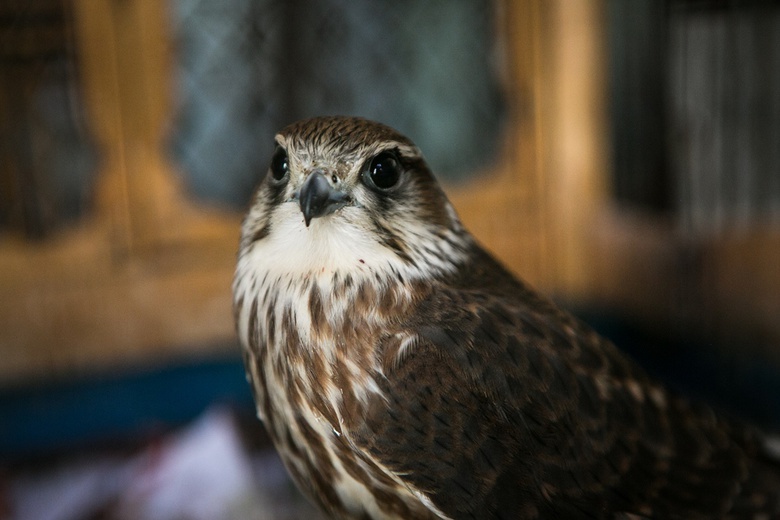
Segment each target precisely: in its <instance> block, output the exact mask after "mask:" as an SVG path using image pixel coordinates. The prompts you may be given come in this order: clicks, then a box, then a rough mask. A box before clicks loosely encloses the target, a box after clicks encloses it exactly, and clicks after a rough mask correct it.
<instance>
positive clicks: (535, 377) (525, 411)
mask: <svg viewBox="0 0 780 520" xmlns="http://www.w3.org/2000/svg"><path fill="white" fill-rule="evenodd" d="M472 260H473V261H472V262H470V263H469V264H468V265H466V266H464V268H463V269H461V270H460V271H459V272H458V273H457V274H455V275H454V276H452V277H451V278H449V279H446V280H443V281H442V282H441V283H439V284H437V285H436V286H435V287H433V288H432V290H430V291H429V292H428V293H427V296H426V297H425V298H423V299H421V301H420V302H419V304H418V306H417V308H416V310H415V312H413V313H411V314H410V315H409V317H408V318H407V319H405V320H404V321H403V322H402V323H400V324H399V325H398V326H397V327H396V329H395V330H393V331H390V332H389V333H388V334H387V336H386V337H385V339H384V341H383V343H382V345H381V348H380V349H379V353H380V355H381V356H382V358H383V362H382V366H383V372H384V377H383V378H382V379H381V382H380V387H381V389H382V393H383V397H382V398H381V399H377V400H376V401H375V402H374V403H372V405H371V406H370V407H369V409H368V414H367V417H366V420H365V422H364V424H363V425H362V426H361V427H360V428H358V429H357V430H356V441H357V443H358V444H359V445H360V446H361V447H362V448H363V449H365V450H367V451H368V452H369V453H370V454H371V455H372V456H373V457H375V458H377V459H378V460H381V461H382V463H383V464H385V465H386V466H387V467H389V468H394V471H396V472H397V473H398V474H401V475H404V476H405V477H404V478H405V479H407V481H408V482H409V483H410V485H413V486H414V487H415V488H417V489H419V490H421V491H422V492H424V493H426V494H428V496H430V498H431V500H432V501H433V503H434V504H436V506H437V507H439V508H440V509H441V510H442V511H444V512H446V513H448V514H451V515H453V516H454V517H462V516H469V515H476V516H477V517H480V516H487V517H496V518H499V517H501V516H500V515H501V514H507V515H508V516H507V517H508V518H534V517H537V516H539V517H546V516H549V515H552V516H558V517H570V518H577V517H580V516H587V515H586V512H594V511H595V512H599V511H600V512H602V513H604V514H606V512H607V511H613V512H614V511H630V512H633V513H636V514H643V513H644V514H648V515H650V516H653V515H659V514H660V515H662V516H663V514H664V512H667V513H668V512H670V511H672V509H673V508H677V509H678V510H686V511H691V513H692V514H693V513H694V512H697V511H703V512H705V513H707V512H709V513H708V514H711V513H713V512H717V513H720V512H723V511H724V510H725V508H726V507H728V506H727V505H724V504H726V502H727V501H728V500H731V499H732V498H733V497H734V495H735V493H736V489H737V487H738V483H739V482H741V481H742V480H743V479H744V477H745V473H746V464H747V463H748V461H747V459H746V456H745V454H744V453H743V452H742V449H743V448H741V447H735V442H734V439H735V437H740V436H741V435H743V433H742V431H741V430H739V429H738V428H737V429H734V428H731V426H730V425H729V424H728V423H726V422H724V421H722V420H721V419H719V418H718V417H716V416H715V415H713V414H711V413H710V412H709V410H707V409H701V410H699V409H696V408H695V407H692V406H690V405H689V404H688V403H687V402H686V401H685V400H682V399H679V398H677V397H676V396H674V395H671V394H670V393H668V392H667V391H666V390H665V389H664V388H663V387H662V386H661V385H660V384H658V383H656V382H655V381H654V380H652V379H651V378H649V377H648V376H646V375H645V374H644V372H643V371H642V370H641V369H640V368H639V367H637V366H636V365H635V364H634V363H632V362H631V361H630V360H629V359H628V358H626V357H625V356H624V355H623V354H621V353H620V352H619V351H618V350H617V349H616V348H615V347H614V346H613V345H612V344H610V343H609V342H608V341H606V340H604V339H602V338H601V337H600V336H599V335H598V334H596V333H595V332H593V331H592V330H591V329H590V328H588V327H587V326H586V325H584V324H583V323H581V322H580V321H578V320H577V319H576V318H574V317H572V316H571V315H569V314H567V313H565V312H563V311H561V310H559V309H558V308H557V307H556V306H555V305H554V304H553V303H551V302H550V301H549V300H547V299H546V298H544V297H543V296H540V295H538V294H537V293H536V292H534V291H533V290H532V289H530V288H529V287H528V286H527V285H525V284H524V283H522V282H521V281H519V280H517V279H516V278H514V277H513V276H512V275H511V274H510V273H509V272H508V271H506V270H505V269H504V268H503V267H502V266H501V265H500V264H499V263H498V262H496V261H495V260H493V259H492V258H491V257H490V256H489V255H488V254H487V253H484V252H483V251H481V250H477V251H476V252H475V253H474V254H473V257H472ZM740 442H742V444H743V445H745V444H749V443H750V442H752V441H750V442H748V440H746V439H742V438H741V439H740ZM680 489H685V490H686V493H689V492H691V493H693V494H694V495H695V496H696V502H695V503H688V504H686V503H685V500H686V496H687V495H686V496H682V495H680V496H677V495H676V493H677V494H679V492H680V491H679V490H680ZM686 507H687V509H685V508H686ZM589 514H590V513H588V515H589ZM595 517H597V518H598V517H601V514H600V513H596V515H595ZM691 518H696V515H695V514H694V515H693V516H691Z"/></svg>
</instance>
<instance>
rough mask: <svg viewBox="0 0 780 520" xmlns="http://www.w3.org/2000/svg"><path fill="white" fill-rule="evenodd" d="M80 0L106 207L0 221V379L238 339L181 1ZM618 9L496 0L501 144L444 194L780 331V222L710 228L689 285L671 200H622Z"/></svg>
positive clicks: (477, 226)
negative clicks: (613, 116)
mask: <svg viewBox="0 0 780 520" xmlns="http://www.w3.org/2000/svg"><path fill="white" fill-rule="evenodd" d="M68 5H69V6H71V8H72V15H73V21H74V35H75V42H76V49H77V52H78V58H79V60H78V62H79V70H80V76H81V81H82V88H83V93H84V96H85V102H86V107H87V114H88V121H89V127H90V130H91V132H92V134H93V135H94V136H95V139H96V140H97V142H98V146H99V149H100V151H101V162H100V168H99V174H98V186H97V188H96V191H95V210H94V212H93V213H92V214H91V216H90V217H89V218H88V219H86V220H84V221H83V222H82V223H81V224H80V225H79V226H76V227H72V228H70V229H67V230H65V231H63V232H60V233H58V234H57V235H56V236H54V237H53V238H51V239H49V240H45V241H41V242H27V241H24V240H21V239H19V238H15V237H13V236H5V237H2V236H0V358H2V361H0V385H5V384H10V383H15V382H23V381H28V380H31V379H44V378H49V377H55V376H71V375H74V374H78V373H80V372H84V371H94V370H106V369H109V368H112V367H114V368H115V367H119V366H123V365H127V364H132V365H138V364H150V363H151V364H154V363H162V362H166V361H173V360H181V359H191V358H192V357H197V356H209V355H225V354H228V355H235V354H236V353H237V345H236V341H235V337H234V331H233V324H232V317H231V295H230V284H231V280H232V273H233V266H234V259H235V251H236V247H237V243H238V233H239V225H240V219H241V215H239V214H238V213H233V212H229V211H224V210H219V209H217V208H213V207H207V206H204V205H203V204H202V203H198V202H195V201H194V200H192V199H190V198H189V197H188V196H187V193H186V190H185V189H184V188H183V186H182V184H181V182H180V181H179V177H178V175H177V172H176V169H175V166H174V165H173V164H171V163H170V162H169V161H168V160H167V158H166V156H165V154H164V153H163V146H162V143H163V139H164V138H165V135H166V129H167V128H168V125H169V123H170V118H171V115H172V111H173V106H174V103H173V99H172V81H173V79H172V63H173V61H172V60H173V59H174V58H175V56H174V49H173V48H172V43H171V35H170V34H169V31H170V25H169V23H168V15H169V13H168V11H167V4H166V3H165V2H159V1H157V0H123V1H115V0H73V2H72V3H70V4H68ZM604 9H605V4H604V3H603V2H602V1H592V0H577V1H564V0H555V1H544V0H507V1H505V2H501V3H500V10H499V11H500V12H499V14H500V16H499V17H498V19H497V20H496V31H497V34H498V35H499V36H498V37H499V38H500V39H501V41H502V42H503V46H502V49H503V55H502V57H501V58H502V59H503V60H504V62H505V63H506V67H505V78H504V79H505V86H506V95H507V99H508V101H509V110H510V114H509V116H510V117H509V118H508V124H507V128H506V133H505V136H504V143H503V146H502V150H503V151H502V154H501V157H500V158H499V160H498V161H497V164H496V166H495V167H493V168H491V169H490V171H485V172H481V174H480V175H475V176H474V177H473V178H472V180H469V181H466V182H464V183H461V184H458V185H452V186H447V187H446V189H447V191H448V193H449V194H450V196H451V198H452V199H453V201H454V203H455V205H456V207H457V208H458V211H459V212H460V214H461V217H462V219H463V220H464V222H465V223H466V225H467V227H469V228H470V229H471V230H472V232H473V233H474V234H475V235H476V236H477V237H478V239H479V240H480V241H482V242H483V243H484V244H485V245H486V246H487V247H488V248H489V249H491V250H492V251H493V252H495V253H496V254H497V256H498V257H499V258H500V259H501V260H502V261H504V262H505V263H506V264H507V265H508V266H509V267H510V268H512V269H513V270H514V271H516V272H517V273H519V274H520V275H521V276H522V277H523V278H525V279H526V280H528V281H529V282H530V283H532V284H533V285H535V286H536V287H537V288H539V289H541V290H542V291H544V292H547V293H548V294H552V295H555V296H557V297H559V298H560V299H562V300H565V301H570V302H574V303H579V304H593V303H597V304H600V305H612V306H619V307H620V308H621V309H622V310H623V311H625V312H627V313H629V314H632V315H634V316H640V317H645V318H647V319H653V320H656V321H660V322H664V320H666V322H668V321H669V320H670V319H673V318H674V317H675V316H677V315H678V314H679V313H680V312H684V310H685V309H682V310H681V308H680V304H679V302H681V301H682V302H686V301H688V303H689V304H691V302H693V305H697V303H696V302H699V303H701V302H702V301H704V302H707V304H708V305H711V306H714V307H716V309H715V314H713V315H716V316H722V317H725V318H727V319H726V322H728V321H729V320H733V321H735V322H736V323H739V322H743V323H750V324H751V325H752V326H754V327H755V328H758V329H761V330H763V331H765V332H766V333H767V334H768V336H769V337H776V338H780V325H778V321H777V320H776V317H777V316H780V303H778V302H780V299H779V298H778V297H777V291H778V289H779V288H780V269H777V266H776V261H775V259H776V258H777V256H778V253H780V241H778V239H777V237H778V235H777V233H774V232H773V231H771V230H769V231H766V232H756V233H753V234H750V235H745V234H740V235H738V236H735V237H733V239H730V238H728V237H726V238H724V239H721V240H719V241H717V242H715V243H712V244H709V245H705V246H703V249H702V250H700V251H699V252H698V253H697V255H699V256H696V258H698V259H699V260H701V261H700V263H699V264H696V265H695V266H694V268H696V269H698V270H699V271H697V273H696V276H697V277H698V279H699V280H701V281H702V283H701V290H702V291H704V292H703V293H701V294H697V295H694V297H693V298H692V299H688V300H686V298H685V295H680V294H679V286H678V282H679V281H680V276H681V273H682V274H683V275H684V274H685V270H686V269H687V267H686V265H687V264H686V263H685V260H686V259H687V258H689V257H690V255H689V252H690V251H689V249H686V248H688V246H689V245H688V244H685V243H684V242H681V241H680V240H679V239H678V237H677V235H676V233H675V228H674V225H673V224H672V223H670V222H669V220H668V219H663V218H659V217H653V216H648V215H642V214H638V213H630V212H626V211H624V210H621V209H618V208H617V206H616V205H615V204H614V203H613V201H612V200H611V198H610V176H609V160H608V157H609V143H608V140H607V136H608V131H607V124H608V122H607V106H606V101H607V99H606V92H607V85H606V81H607V80H606V76H607V75H606V68H607V63H606V49H605V30H606V29H605V26H604V24H605V21H604V20H605V15H604ZM702 254H703V256H702ZM702 258H703V260H702ZM697 261H698V260H697ZM772 335H775V336H772Z"/></svg>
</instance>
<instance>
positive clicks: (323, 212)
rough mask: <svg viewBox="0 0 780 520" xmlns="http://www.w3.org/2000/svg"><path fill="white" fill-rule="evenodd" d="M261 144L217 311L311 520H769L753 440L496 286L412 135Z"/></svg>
mask: <svg viewBox="0 0 780 520" xmlns="http://www.w3.org/2000/svg"><path fill="white" fill-rule="evenodd" d="M276 140H277V144H278V147H277V151H276V153H275V155H274V159H273V161H272V165H271V168H270V169H269V173H268V174H267V175H266V177H265V179H264V180H263V182H262V183H261V185H260V187H259V189H258V191H257V195H256V197H255V199H254V201H253V204H252V207H251V209H250V211H249V213H248V215H247V217H246V219H245V221H244V224H243V228H242V235H241V245H240V251H239V257H238V266H237V269H236V276H235V281H234V295H235V306H234V311H235V317H236V324H237V330H238V333H239V335H240V338H241V343H242V345H243V347H244V354H245V361H246V367H247V373H248V377H249V379H250V382H251V384H252V387H253V389H254V393H255V399H256V402H257V408H258V414H259V416H260V418H261V419H262V420H263V421H264V423H265V425H266V427H267V429H268V431H269V433H270V436H271V438H272V439H273V441H274V443H275V445H276V447H277V449H278V450H279V452H280V454H281V456H282V458H283V459H284V461H285V464H286V466H287V468H288V469H289V471H290V473H291V474H292V475H293V477H294V479H295V480H296V482H297V483H298V485H299V486H300V487H301V488H302V489H303V490H304V491H305V492H306V493H307V494H308V495H309V496H310V497H312V499H314V500H315V501H317V502H318V503H319V504H320V506H321V507H322V508H323V509H324V510H325V511H327V512H328V513H329V514H330V515H331V516H333V517H337V518H643V517H648V518H651V517H652V518H685V519H696V518H753V517H754V518H780V464H778V463H777V461H773V460H771V459H770V458H769V456H768V454H767V453H766V452H765V447H764V439H763V438H762V437H761V435H760V433H758V432H757V431H755V430H753V429H751V428H748V427H745V426H743V425H741V424H738V423H736V422H733V421H730V420H726V419H724V418H722V417H720V416H718V415H716V414H715V413H713V412H712V411H711V410H709V409H707V408H704V407H698V406H694V405H691V404H689V403H688V402H687V401H685V400H683V399H681V398H678V397H676V396H675V395H673V394H671V393H670V392H668V391H667V390H665V389H664V388H663V387H662V386H661V385H659V384H658V383H656V382H655V381H653V380H652V379H650V378H648V377H647V376H646V375H645V374H644V372H643V371H642V370H641V369H639V368H638V367H637V366H635V365H634V364H633V363H632V362H631V361H629V360H628V359H627V358H626V357H624V356H623V355H622V354H621V353H620V352H619V351H618V350H617V349H615V347H613V346H612V345H611V344H610V343H609V342H607V341H606V340H604V339H602V338H600V337H599V336H598V335H597V334H595V333H594V332H593V331H592V330H590V329H589V328H588V327H587V326H585V325H583V324H582V323H580V322H579V321H577V320H576V319H574V318H573V317H571V316H570V315H569V314H567V313H565V312H563V311H561V310H559V309H558V308H556V307H555V306H554V305H553V304H552V303H550V302H549V301H548V300H547V299H545V298H543V297H541V296H539V295H538V294H536V293H535V292H533V291H532V290H531V289H530V288H528V287H527V286H526V285H525V284H523V283H522V282H520V281H519V280H517V279H516V278H514V277H513V276H512V275H511V274H510V273H509V272H508V271H506V270H505V269H504V268H503V267H502V266H501V265H499V263H498V262H496V261H495V260H494V259H493V258H491V256H490V255H489V254H487V253H486V252H485V251H484V250H483V249H482V248H481V247H480V246H479V245H478V244H477V243H476V242H475V241H474V239H473V238H472V237H471V236H470V235H469V234H468V232H467V231H466V230H465V229H464V228H463V227H462V226H461V224H460V222H459V220H458V218H457V215H456V213H455V211H454V210H453V209H452V207H451V205H450V203H449V202H448V200H447V198H446V196H445V195H444V193H443V192H442V191H441V189H440V188H439V186H438V184H437V183H436V181H435V179H434V178H433V176H432V174H431V172H430V171H429V169H428V167H427V166H426V164H425V162H424V160H423V158H422V156H421V154H420V151H419V150H418V149H417V148H416V147H415V146H414V144H413V143H412V142H411V141H409V140H408V139H407V138H405V137H403V136H402V135H400V134H399V133H397V132H396V131H394V130H392V129H390V128H388V127H386V126H383V125H381V124H378V123H373V122H370V121H366V120H363V119H355V118H340V117H326V118H316V119H310V120H306V121H301V122H298V123H295V124H293V125H291V126H288V127H287V128H285V129H284V130H282V131H281V132H280V133H279V134H278V135H277V138H276ZM762 515H763V516H762Z"/></svg>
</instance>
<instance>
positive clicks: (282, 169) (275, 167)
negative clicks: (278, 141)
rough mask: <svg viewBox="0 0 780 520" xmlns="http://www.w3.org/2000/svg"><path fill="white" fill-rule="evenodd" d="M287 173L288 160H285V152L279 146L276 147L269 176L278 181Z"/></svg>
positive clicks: (288, 167) (288, 169)
mask: <svg viewBox="0 0 780 520" xmlns="http://www.w3.org/2000/svg"><path fill="white" fill-rule="evenodd" d="M289 171H290V160H289V159H288V158H287V152H286V151H285V150H284V148H282V147H281V146H277V147H276V150H275V151H274V156H273V157H272V158H271V176H272V177H273V178H274V180H275V181H280V180H282V179H284V176H285V175H287V173H288V172H289Z"/></svg>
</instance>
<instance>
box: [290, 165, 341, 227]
mask: <svg viewBox="0 0 780 520" xmlns="http://www.w3.org/2000/svg"><path fill="white" fill-rule="evenodd" d="M349 200H350V199H349V196H348V195H347V194H346V193H344V192H343V191H339V190H337V189H335V188H334V187H333V186H331V184H330V182H328V178H327V177H326V176H325V174H324V173H323V171H322V170H314V171H313V172H311V173H310V174H309V177H308V178H307V179H306V181H305V182H304V183H303V186H301V190H300V192H299V196H298V203H299V204H300V206H301V212H303V220H304V222H306V227H309V223H310V222H311V219H313V218H317V217H324V216H325V215H330V214H331V213H333V212H334V211H336V210H337V209H340V208H343V207H344V206H346V205H347V203H349Z"/></svg>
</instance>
